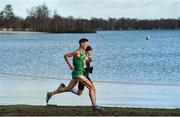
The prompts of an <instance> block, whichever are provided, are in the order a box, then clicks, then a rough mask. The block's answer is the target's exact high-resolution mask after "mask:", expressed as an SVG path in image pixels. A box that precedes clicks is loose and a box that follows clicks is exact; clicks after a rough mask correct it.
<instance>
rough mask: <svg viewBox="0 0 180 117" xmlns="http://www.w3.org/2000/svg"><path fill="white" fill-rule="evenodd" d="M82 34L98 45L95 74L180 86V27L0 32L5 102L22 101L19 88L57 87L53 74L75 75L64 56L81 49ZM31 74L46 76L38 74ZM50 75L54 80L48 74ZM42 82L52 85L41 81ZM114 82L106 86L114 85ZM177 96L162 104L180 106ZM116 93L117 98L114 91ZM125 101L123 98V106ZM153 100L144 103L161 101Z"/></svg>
mask: <svg viewBox="0 0 180 117" xmlns="http://www.w3.org/2000/svg"><path fill="white" fill-rule="evenodd" d="M148 35H150V37H151V39H150V40H146V39H145V37H146V36H148ZM82 37H85V38H88V39H89V44H90V45H91V46H92V48H93V59H94V61H93V63H92V66H93V67H94V71H93V74H92V75H91V78H92V79H93V80H95V81H106V82H109V81H110V82H115V83H119V84H114V85H121V83H124V84H129V85H131V84H132V85H133V84H134V85H136V86H137V85H138V84H144V85H143V87H146V88H147V87H149V86H147V85H151V87H154V86H157V85H158V86H159V87H161V85H162V86H163V87H166V88H165V89H160V90H159V91H164V90H168V89H171V88H168V87H170V86H172V87H176V88H174V89H177V90H178V88H179V87H180V51H179V49H180V31H179V30H174V31H171V30H158V31H157V30H151V31H150V30H146V31H100V32H97V33H94V34H43V33H42V34H0V91H1V93H0V104H11V103H12V104H14V103H15V102H18V101H17V100H18V98H16V99H17V100H14V101H12V98H13V97H17V94H19V95H20V94H21V93H22V92H24V93H25V92H26V91H27V90H28V91H29V90H31V91H32V90H36V89H38V88H39V87H38V88H37V86H39V85H41V86H46V87H45V88H43V89H41V91H42V92H43V91H44V90H50V88H52V87H53V88H55V87H57V84H56V86H54V85H53V84H54V83H55V81H53V82H52V81H51V78H52V80H53V78H59V79H64V78H67V79H70V78H71V71H70V70H69V69H68V66H67V64H66V63H65V61H64V58H63V56H64V54H66V53H67V52H70V51H73V50H75V49H77V48H78V40H79V39H80V38H82ZM4 73H8V74H21V75H24V76H23V78H22V76H16V75H7V74H6V75H5V74H4ZM25 75H30V76H37V77H38V76H43V77H42V78H41V79H35V78H32V77H28V76H27V77H26V76H25ZM45 77H46V78H48V80H47V79H46V80H45V79H43V78H45ZM49 80H50V81H49ZM42 82H44V84H46V85H43V84H41V83H42ZM47 82H51V83H49V84H48V83H47ZM59 82H60V81H59ZM65 82H66V81H65ZM29 83H30V84H31V83H32V84H31V85H29V86H31V88H30V87H29V88H28V86H27V85H28V84H29ZM23 84H24V85H23ZM25 84H26V85H25ZM58 84H59V83H58ZM101 85H102V84H100V85H99V87H100V86H101ZM108 85H113V84H108ZM108 85H106V86H107V87H108ZM22 86H23V87H22ZM51 86H52V87H51ZM97 87H98V86H97ZM53 88H52V89H53ZM116 88H117V87H116ZM116 88H115V89H112V90H114V93H116V91H115V90H117V89H116ZM119 88H120V87H119ZM108 89H111V88H108ZM132 89H133V88H132ZM140 89H141V88H140ZM150 89H151V88H150ZM150 89H147V90H150ZM157 89H158V88H157ZM39 90H40V89H39ZM121 90H122V89H121ZM126 90H127V87H124V91H126ZM152 90H153V91H155V90H156V89H152ZM16 91H20V92H19V93H17V92H16ZM102 91H103V90H102ZM173 91H174V90H173ZM44 92H45V91H44ZM169 92H171V91H169ZM36 93H37V92H36ZM119 93H122V92H119ZM141 93H142V92H141ZM171 93H172V92H171ZM174 93H175V94H176V93H179V92H174ZM102 94H103V93H102ZM111 95H113V94H111ZM141 95H143V94H141ZM165 95H168V93H167V94H165ZM23 96H24V95H23ZM28 96H29V95H27V97H28ZM172 96H173V97H170V98H171V100H172V98H173V99H176V100H174V101H173V102H168V104H170V106H168V105H165V106H162V107H179V106H180V105H175V106H172V105H174V104H175V103H177V101H180V100H179V97H178V96H179V95H172ZM160 97H163V96H162V95H161V96H160ZM111 98H112V99H113V97H111ZM116 99H117V98H116ZM168 99H169V98H168ZM102 100H103V99H102ZM31 101H32V100H31ZM31 101H30V102H31ZM126 101H127V100H126ZM136 101H137V100H136ZM113 102H114V101H111V106H113V105H116V104H115V103H114V104H113ZM115 102H117V100H115ZM18 103H19V102H18ZM24 103H28V102H24ZM32 103H33V101H32ZM127 103H128V101H127ZM138 103H139V102H138ZM138 103H137V104H138ZM28 104H29V103H28ZM30 104H31V103H30ZM33 104H36V103H33ZM37 104H38V103H37ZM40 104H42V103H40ZM83 104H84V103H83ZM137 104H134V103H133V104H132V105H131V103H130V104H129V103H128V105H129V106H138V105H137ZM143 104H144V103H143ZM105 105H106V104H105ZM122 105H123V104H121V103H120V104H118V106H122ZM153 105H154V103H153V102H152V103H148V104H145V106H142V104H141V105H139V106H142V107H159V106H153ZM139 106H138V107H139Z"/></svg>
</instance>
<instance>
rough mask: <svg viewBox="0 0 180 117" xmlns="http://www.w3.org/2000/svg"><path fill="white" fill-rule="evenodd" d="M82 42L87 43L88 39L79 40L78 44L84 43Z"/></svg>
mask: <svg viewBox="0 0 180 117" xmlns="http://www.w3.org/2000/svg"><path fill="white" fill-rule="evenodd" d="M84 42H88V39H86V38H81V39H80V40H79V44H81V43H84Z"/></svg>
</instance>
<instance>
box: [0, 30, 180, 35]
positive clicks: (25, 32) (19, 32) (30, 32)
mask: <svg viewBox="0 0 180 117" xmlns="http://www.w3.org/2000/svg"><path fill="white" fill-rule="evenodd" d="M176 30H180V29H131V30H128V29H127V30H97V31H96V32H59V33H57V32H36V31H2V30H0V34H90V33H92V34H94V33H97V32H101V31H102V32H104V31H105V32H106V31H107V32H108V31H176Z"/></svg>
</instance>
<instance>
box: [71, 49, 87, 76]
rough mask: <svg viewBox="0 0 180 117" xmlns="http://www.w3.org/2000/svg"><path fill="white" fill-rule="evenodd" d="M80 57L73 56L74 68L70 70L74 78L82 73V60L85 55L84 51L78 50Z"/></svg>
mask: <svg viewBox="0 0 180 117" xmlns="http://www.w3.org/2000/svg"><path fill="white" fill-rule="evenodd" d="M79 52H80V57H73V65H74V70H73V72H72V78H73V79H75V78H76V77H77V76H82V75H84V60H85V57H86V52H85V51H83V50H79Z"/></svg>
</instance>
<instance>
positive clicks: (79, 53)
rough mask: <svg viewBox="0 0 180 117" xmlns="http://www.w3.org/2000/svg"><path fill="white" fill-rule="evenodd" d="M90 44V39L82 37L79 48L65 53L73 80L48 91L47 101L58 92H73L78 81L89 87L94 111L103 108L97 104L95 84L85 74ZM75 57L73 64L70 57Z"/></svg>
mask: <svg viewBox="0 0 180 117" xmlns="http://www.w3.org/2000/svg"><path fill="white" fill-rule="evenodd" d="M87 46H88V40H87V39H85V38H82V39H80V40H79V49H77V50H75V51H74V52H70V53H67V54H65V56H64V59H65V61H66V63H67V64H68V66H69V68H70V70H73V72H72V80H71V81H70V83H69V85H68V86H67V87H66V86H63V85H60V87H58V88H57V89H56V90H55V91H52V92H48V93H47V95H46V103H48V102H49V100H50V98H51V97H52V96H54V95H56V94H59V93H63V92H71V90H72V89H73V88H74V87H75V86H76V84H77V83H78V82H81V83H83V84H84V85H85V86H86V87H87V88H88V89H89V97H90V100H91V103H92V109H93V111H99V110H102V109H101V108H100V107H99V106H97V105H96V91H95V87H94V85H93V84H92V83H91V82H90V81H89V80H88V79H87V78H86V77H85V76H84V60H85V58H86V54H85V50H86V48H87ZM70 57H73V64H71V62H70V61H69V58H70Z"/></svg>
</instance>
